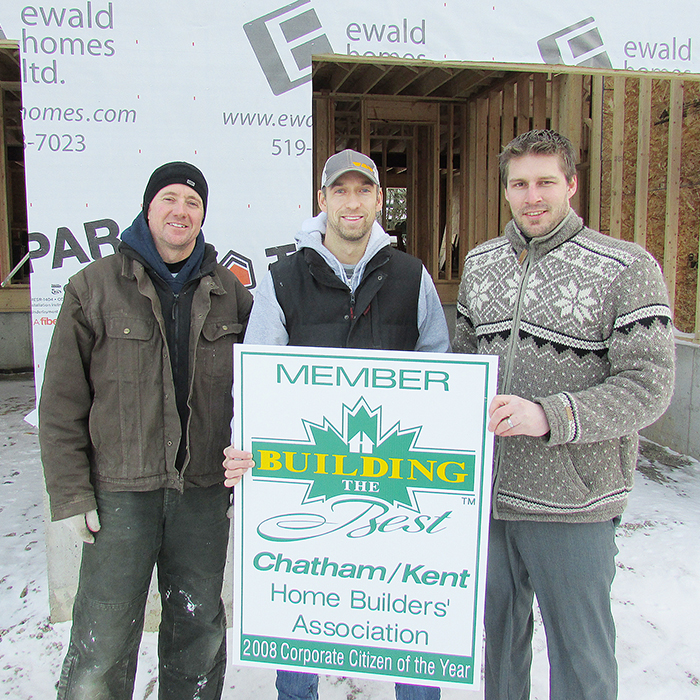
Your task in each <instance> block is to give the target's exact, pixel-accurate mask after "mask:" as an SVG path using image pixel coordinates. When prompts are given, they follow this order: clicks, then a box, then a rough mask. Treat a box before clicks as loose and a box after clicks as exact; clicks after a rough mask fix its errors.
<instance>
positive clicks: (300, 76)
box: [243, 0, 333, 95]
mask: <svg viewBox="0 0 700 700" xmlns="http://www.w3.org/2000/svg"><path fill="white" fill-rule="evenodd" d="M310 2H311V0H297V2H293V3H292V4H291V5H285V6H284V7H281V8H280V9H279V10H275V11H274V12H270V13H269V14H266V15H263V16H262V17H258V19H254V20H253V21H252V22H248V23H246V24H244V25H243V29H244V30H245V33H246V36H247V37H248V41H249V42H250V45H251V46H252V47H253V51H254V52H255V56H256V58H257V59H258V63H259V64H260V67H261V68H262V70H263V73H264V74H265V77H266V78H267V82H268V83H269V85H270V89H271V90H272V92H273V93H274V94H275V95H281V94H282V93H284V92H287V91H289V90H292V89H293V88H295V87H298V86H299V85H303V84H304V83H308V82H309V81H310V80H311V57H312V56H313V54H322V53H333V49H332V48H331V44H330V41H328V37H327V36H326V34H325V33H324V32H323V28H322V27H321V21H320V20H319V18H318V15H317V14H316V10H314V9H313V7H310Z"/></svg>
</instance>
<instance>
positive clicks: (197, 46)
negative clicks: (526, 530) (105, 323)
mask: <svg viewBox="0 0 700 700" xmlns="http://www.w3.org/2000/svg"><path fill="white" fill-rule="evenodd" d="M699 15H700V10H699V9H698V5H697V3H696V2H693V1H691V0H670V1H669V2H665V3H659V2H656V1H655V0H642V1H641V2H636V3H634V4H633V3H630V2H619V3H612V2H609V1H607V0H606V1H605V2H603V0H587V1H586V2H583V3H581V2H579V1H578V0H561V2H558V3H554V4H552V3H548V4H543V3H538V2H533V1H532V0H530V1H528V2H522V1H517V2H516V0H501V1H500V2H497V3H494V2H491V1H490V0H489V1H488V2H486V1H484V2H470V3H464V2H443V0H439V1H437V0H420V2H419V1H417V0H416V1H415V2H406V1H405V0H402V1H401V2H398V1H397V0H392V1H388V2H381V3H378V2H376V1H375V0H356V2H352V3H348V4H346V5H338V3H335V2H330V0H296V1H295V2H291V3H287V2H284V1H280V0H265V1H260V0H256V2H252V1H241V2H235V3H234V2H223V1H222V2H209V3H192V2H184V0H168V2H164V1H162V0H155V1H153V2H136V1H135V0H78V1H76V0H67V1H65V2H62V1H61V0H49V1H48V2H38V3H33V2H28V0H3V2H2V5H0V39H2V38H4V37H7V38H9V39H14V40H16V41H17V42H18V43H19V48H20V53H21V61H20V63H21V66H20V68H21V81H22V91H23V104H24V107H23V115H22V116H23V126H24V134H25V142H26V165H27V170H26V173H27V193H28V211H29V230H30V248H31V250H32V255H33V259H32V265H33V275H32V302H33V314H34V319H33V321H34V340H35V345H34V357H35V362H36V370H37V385H38V386H39V385H40V383H41V377H42V374H43V361H44V356H45V354H46V349H47V346H48V341H49V338H50V334H51V331H52V329H53V324H54V323H55V319H56V314H57V312H58V308H59V306H60V303H61V299H62V286H63V284H65V281H66V280H67V278H68V277H69V276H70V275H71V274H72V273H74V272H76V271H77V270H78V269H79V268H80V267H81V266H83V265H86V264H87V263H89V262H90V261H91V260H94V259H96V258H99V257H102V256H104V255H107V254H109V253H111V252H112V251H113V250H114V248H115V246H116V244H117V240H118V235H119V233H120V232H121V231H122V230H123V229H124V228H126V227H127V226H128V225H129V224H130V223H131V221H132V220H133V218H134V217H135V216H136V214H137V212H138V210H139V207H140V203H141V199H142V195H143V189H144V187H145V184H146V181H147V179H148V176H149V175H150V173H151V172H152V171H153V170H154V168H155V167H157V166H158V165H161V164H162V163H164V162H167V161H171V160H186V161H190V162H192V163H194V164H195V165H197V166H199V167H200V168H201V169H202V171H203V172H204V174H205V175H206V177H207V179H208V181H209V184H210V201H209V208H208V210H207V219H206V222H205V226H204V232H205V236H206V237H207V239H208V240H209V241H210V242H212V243H214V244H215V245H216V247H217V249H218V251H219V255H220V258H221V259H223V260H225V262H226V263H227V264H228V265H230V266H231V267H232V269H234V270H235V271H236V272H237V273H238V274H239V275H240V277H241V279H242V280H244V281H245V282H246V284H248V286H249V287H250V288H252V289H254V288H255V285H256V281H257V279H258V278H259V277H260V276H261V275H263V274H264V273H265V271H266V269H267V266H268V264H269V263H270V262H271V261H274V260H275V259H276V257H277V256H278V255H283V254H284V252H285V246H289V244H290V243H291V242H292V240H293V236H294V233H295V232H296V231H297V230H298V228H299V225H300V223H301V222H302V220H303V219H304V218H306V217H307V216H308V215H309V214H310V213H311V203H312V192H313V190H314V188H315V186H314V183H312V182H311V172H312V159H311V148H312V128H311V57H312V55H314V54H321V53H330V52H334V53H338V54H346V55H348V54H349V55H360V56H367V57H369V58H372V57H382V56H392V57H393V56H397V57H401V58H407V59H408V60H414V59H429V60H435V61H442V60H450V61H491V60H494V61H509V62H516V63H518V62H523V63H540V62H544V63H565V64H570V65H582V66H593V67H614V68H620V69H624V68H629V69H643V70H649V71H677V72H684V71H693V72H695V73H697V72H700V60H699V58H698V50H699V49H700V43H698V42H699V39H698V37H696V36H695V32H696V31H698V30H697V27H698V26H700V24H699V23H698V22H696V21H694V20H693V18H696V19H697V18H698V16H699Z"/></svg>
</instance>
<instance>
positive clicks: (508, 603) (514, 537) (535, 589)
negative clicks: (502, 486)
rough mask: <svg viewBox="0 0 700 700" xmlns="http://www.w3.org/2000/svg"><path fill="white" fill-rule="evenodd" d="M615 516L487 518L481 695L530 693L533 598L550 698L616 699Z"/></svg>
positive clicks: (522, 697)
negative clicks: (612, 593)
mask: <svg viewBox="0 0 700 700" xmlns="http://www.w3.org/2000/svg"><path fill="white" fill-rule="evenodd" d="M616 554H617V547H616V545H615V522H613V521H607V522H602V523H549V522H546V523H545V522H531V521H504V520H494V519H493V518H492V519H491V529H490V534H489V555H488V556H489V559H488V573H487V579H486V612H485V628H486V663H485V665H486V679H485V699H486V700H527V699H528V698H529V697H530V665H531V662H532V632H533V596H534V595H537V602H538V604H539V607H540V611H541V613H542V619H543V621H544V628H545V633H546V636H547V652H548V655H549V664H550V678H549V687H550V700H614V699H615V698H617V663H616V661H615V624H614V622H613V618H612V613H611V611H610V588H611V586H612V582H613V577H614V576H615V555H616Z"/></svg>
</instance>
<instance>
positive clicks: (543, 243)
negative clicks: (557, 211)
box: [503, 209, 583, 258]
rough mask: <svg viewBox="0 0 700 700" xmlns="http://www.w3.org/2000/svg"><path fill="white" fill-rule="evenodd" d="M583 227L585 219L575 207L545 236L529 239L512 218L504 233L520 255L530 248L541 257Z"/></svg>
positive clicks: (535, 254)
mask: <svg viewBox="0 0 700 700" xmlns="http://www.w3.org/2000/svg"><path fill="white" fill-rule="evenodd" d="M582 229H583V219H582V218H581V217H580V216H579V215H578V214H577V213H576V212H575V211H574V210H573V209H569V213H568V214H567V215H566V216H565V217H564V218H563V220H562V221H561V223H560V224H559V225H558V226H557V227H556V228H555V229H554V230H553V231H550V232H549V233H548V234H547V235H545V236H536V237H535V238H531V239H530V240H529V241H528V239H527V238H525V236H523V234H522V232H521V231H520V229H519V228H518V227H517V225H516V224H515V221H514V220H512V219H511V220H510V221H509V222H508V224H507V225H506V228H505V231H504V232H503V235H504V236H505V237H506V238H507V239H508V241H509V242H510V244H511V245H512V246H513V249H514V250H515V254H516V255H517V256H518V257H520V256H521V254H522V253H523V251H525V250H528V251H530V252H531V253H532V254H533V255H534V256H536V257H538V258H539V257H542V256H543V255H546V254H547V253H549V251H550V250H554V248H556V247H557V246H560V245H561V244H562V243H564V242H565V241H568V240H569V239H570V238H573V237H574V236H575V235H576V234H577V233H579V232H580V231H581V230H582Z"/></svg>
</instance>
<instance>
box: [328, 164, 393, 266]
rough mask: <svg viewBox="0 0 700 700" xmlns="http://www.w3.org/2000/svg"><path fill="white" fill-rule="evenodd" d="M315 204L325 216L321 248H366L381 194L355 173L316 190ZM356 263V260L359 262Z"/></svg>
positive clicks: (345, 174)
mask: <svg viewBox="0 0 700 700" xmlns="http://www.w3.org/2000/svg"><path fill="white" fill-rule="evenodd" d="M318 204H319V206H320V207H321V210H322V211H325V212H326V214H327V215H328V220H327V222H326V238H325V241H324V245H325V246H326V248H328V249H329V250H331V251H332V252H335V251H334V248H335V247H337V245H341V246H342V247H345V248H347V246H348V245H350V246H352V247H357V248H358V249H359V247H361V248H362V252H364V249H365V247H366V245H367V240H368V238H369V233H370V231H371V230H372V225H373V224H374V222H375V220H376V218H377V213H378V212H380V211H381V209H382V191H381V189H380V188H379V187H377V185H375V184H374V183H373V182H372V181H371V180H370V179H369V178H367V177H365V176H364V175H361V174H360V173H357V172H348V173H344V174H343V175H340V176H339V177H338V178H336V180H335V181H334V182H333V184H332V185H329V186H328V187H326V189H325V192H324V190H319V193H318ZM358 260H359V258H358Z"/></svg>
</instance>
